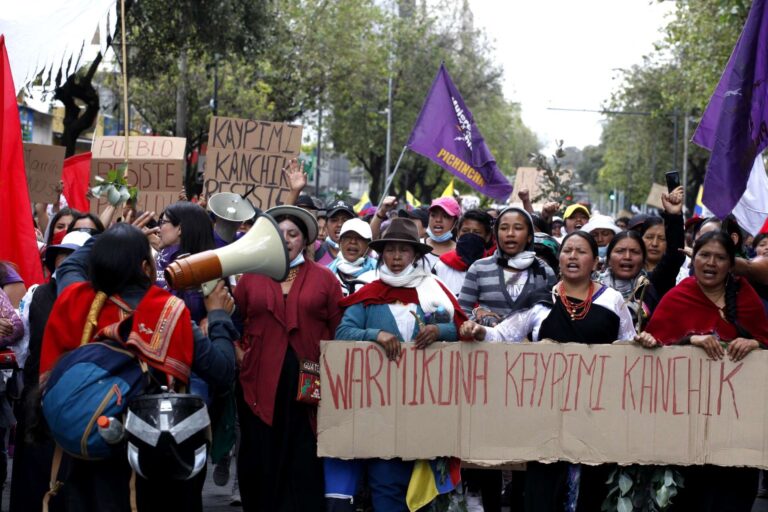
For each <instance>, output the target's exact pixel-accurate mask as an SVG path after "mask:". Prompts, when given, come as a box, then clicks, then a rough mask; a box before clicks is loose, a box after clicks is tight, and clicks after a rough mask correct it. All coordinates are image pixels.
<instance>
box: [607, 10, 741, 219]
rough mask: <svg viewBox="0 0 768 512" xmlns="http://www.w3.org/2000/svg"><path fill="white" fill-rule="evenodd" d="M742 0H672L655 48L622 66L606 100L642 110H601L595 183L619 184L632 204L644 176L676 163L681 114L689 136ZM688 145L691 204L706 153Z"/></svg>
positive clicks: (653, 176)
mask: <svg viewBox="0 0 768 512" xmlns="http://www.w3.org/2000/svg"><path fill="white" fill-rule="evenodd" d="M749 6H750V2H749V1H748V0H712V1H708V2H701V1H694V0H677V1H676V4H675V11H674V14H673V16H672V17H671V19H670V21H669V22H668V24H667V26H666V27H665V29H664V36H663V38H662V40H661V41H660V42H659V43H658V44H657V45H656V48H655V51H654V52H653V53H652V54H651V55H648V56H647V57H646V58H645V59H644V61H643V62H642V64H640V65H637V66H634V67H632V68H631V69H629V70H627V71H625V72H624V73H623V77H622V78H623V80H622V82H621V85H620V86H619V87H618V89H617V90H616V91H615V92H614V94H613V95H612V97H611V98H610V99H609V100H608V101H607V103H606V109H607V110H609V111H619V112H644V113H646V114H643V115H631V114H630V115H623V114H613V115H608V120H607V122H606V125H605V128H604V131H603V136H602V142H601V146H602V148H603V155H602V158H603V163H604V165H603V167H602V168H601V169H600V171H599V178H598V188H599V189H600V190H602V191H607V190H609V189H612V188H618V189H620V190H624V191H625V192H626V197H627V198H628V201H631V202H632V203H635V204H639V203H642V202H644V200H645V197H646V195H647V193H648V189H649V187H650V183H651V182H652V181H656V182H661V181H662V178H661V177H662V174H663V173H664V172H666V171H668V170H672V169H675V170H680V169H681V167H682V156H683V144H684V142H683V139H684V133H685V130H684V123H685V122H686V117H690V120H689V121H688V122H689V130H690V131H689V137H691V136H692V134H693V130H694V129H695V126H696V122H697V121H698V117H699V116H700V115H701V113H702V112H703V110H704V108H705V107H706V105H707V102H708V101H709V97H710V95H711V94H712V91H713V90H714V88H715V86H716V85H717V82H718V81H719V79H720V76H721V74H722V71H723V69H724V67H725V64H726V62H727V60H728V57H729V56H730V53H731V51H732V50H733V47H734V45H735V44H736V40H737V39H738V36H739V33H740V32H741V29H742V27H743V24H744V22H745V21H746V17H747V14H748V12H749ZM676 125H677V126H676ZM675 133H677V137H676V138H675ZM675 140H677V146H675V144H674V142H675ZM688 149H689V152H688V171H689V172H688V183H687V184H686V185H687V190H688V194H687V199H688V206H689V207H691V206H692V202H693V200H694V198H695V195H696V194H695V191H696V189H697V188H698V185H699V184H700V183H702V181H703V178H704V172H705V169H706V162H707V158H708V153H707V152H706V151H704V150H702V149H700V148H698V147H696V146H695V145H693V144H689V147H688ZM675 154H677V160H675V158H674V156H675Z"/></svg>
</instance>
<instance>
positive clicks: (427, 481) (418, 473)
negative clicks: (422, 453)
mask: <svg viewBox="0 0 768 512" xmlns="http://www.w3.org/2000/svg"><path fill="white" fill-rule="evenodd" d="M460 481H461V460H460V459H457V458H455V457H441V458H439V459H434V460H417V461H416V463H415V464H414V466H413V473H411V481H410V483H409V484H408V492H407V493H406V495H405V501H406V503H407V504H408V510H410V511H411V512H413V511H415V510H418V509H420V508H422V507H425V506H427V505H429V504H430V503H431V502H432V500H434V499H435V498H436V497H437V496H438V495H440V494H445V493H448V492H451V491H452V490H454V489H455V488H456V486H457V485H459V482H460Z"/></svg>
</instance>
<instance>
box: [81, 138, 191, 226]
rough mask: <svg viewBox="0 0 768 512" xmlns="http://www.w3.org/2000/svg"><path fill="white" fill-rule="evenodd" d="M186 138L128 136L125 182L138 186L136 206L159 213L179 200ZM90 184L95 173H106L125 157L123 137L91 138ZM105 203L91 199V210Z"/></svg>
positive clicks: (97, 209)
mask: <svg viewBox="0 0 768 512" xmlns="http://www.w3.org/2000/svg"><path fill="white" fill-rule="evenodd" d="M186 143H187V141H186V139H184V138H182V137H130V138H129V147H128V170H127V172H126V174H125V179H126V180H127V181H128V185H130V186H133V187H138V189H139V200H138V204H137V205H136V209H137V210H143V211H153V212H157V213H158V214H159V213H160V212H161V211H163V209H165V207H166V206H168V205H169V204H171V203H173V202H175V201H178V196H179V192H180V191H181V190H182V189H183V188H184V173H185V164H184V158H185V149H186ZM92 152H93V160H92V161H91V184H93V185H95V181H94V178H95V176H97V175H98V176H102V177H106V176H107V173H108V172H109V171H110V170H112V169H114V168H115V166H117V165H120V164H122V163H123V161H124V160H125V137H96V138H95V139H94V141H93V148H92ZM107 205H108V203H107V201H106V199H94V200H91V211H93V212H99V211H101V210H103V209H104V208H105V207H106V206H107Z"/></svg>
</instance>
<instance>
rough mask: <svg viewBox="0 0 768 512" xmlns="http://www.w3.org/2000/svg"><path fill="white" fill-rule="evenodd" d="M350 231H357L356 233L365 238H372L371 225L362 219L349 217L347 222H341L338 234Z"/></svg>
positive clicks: (342, 234) (341, 234)
mask: <svg viewBox="0 0 768 512" xmlns="http://www.w3.org/2000/svg"><path fill="white" fill-rule="evenodd" d="M350 232H352V233H357V234H358V235H360V236H361V237H363V238H365V239H366V240H371V239H373V233H372V232H371V226H369V225H368V223H367V222H365V221H364V220H362V219H349V220H348V221H347V222H345V223H344V224H342V226H341V233H340V234H339V236H340V237H343V236H344V233H350Z"/></svg>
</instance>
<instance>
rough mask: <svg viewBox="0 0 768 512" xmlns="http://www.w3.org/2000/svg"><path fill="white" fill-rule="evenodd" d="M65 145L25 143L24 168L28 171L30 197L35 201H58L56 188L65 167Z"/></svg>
mask: <svg viewBox="0 0 768 512" xmlns="http://www.w3.org/2000/svg"><path fill="white" fill-rule="evenodd" d="M66 151H67V149H66V148H65V147H64V146H48V145H46V144H32V143H31V142H25V143H24V168H25V169H26V171H27V187H28V188H29V199H30V200H31V201H32V202H33V203H56V202H58V200H59V194H58V193H57V192H56V188H57V187H58V185H59V181H61V171H62V169H63V168H64V154H65V153H66Z"/></svg>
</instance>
